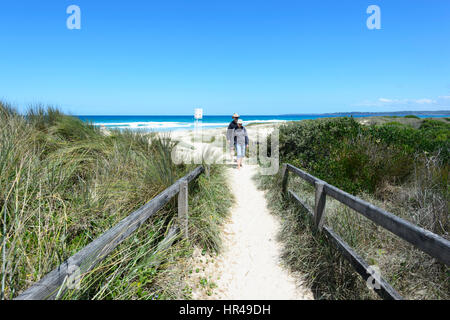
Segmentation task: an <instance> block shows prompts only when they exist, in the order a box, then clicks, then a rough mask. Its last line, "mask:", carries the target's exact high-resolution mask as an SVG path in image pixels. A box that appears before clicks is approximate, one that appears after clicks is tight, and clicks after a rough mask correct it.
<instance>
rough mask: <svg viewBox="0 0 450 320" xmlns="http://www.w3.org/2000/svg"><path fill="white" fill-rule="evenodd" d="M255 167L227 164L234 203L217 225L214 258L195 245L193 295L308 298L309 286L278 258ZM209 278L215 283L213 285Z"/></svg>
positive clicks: (274, 231) (275, 226) (275, 224)
mask: <svg viewBox="0 0 450 320" xmlns="http://www.w3.org/2000/svg"><path fill="white" fill-rule="evenodd" d="M256 170H257V167H256V166H245V165H244V167H243V168H242V169H241V170H240V171H238V170H237V169H234V168H230V169H228V175H229V181H230V184H231V188H232V191H233V194H234V196H235V198H236V204H235V206H234V207H233V208H232V212H231V216H230V218H229V221H228V222H227V223H226V225H225V226H224V229H223V246H224V250H223V253H222V254H221V255H219V256H218V257H216V258H213V257H210V256H202V255H201V254H200V252H199V250H197V252H196V256H197V259H198V261H197V263H199V264H200V268H199V269H197V271H199V272H198V273H196V272H194V273H193V275H192V284H193V287H194V289H193V293H192V296H193V298H194V299H229V300H250V299H258V300H269V299H273V300H294V299H295V300H305V299H313V295H312V292H311V290H309V289H307V288H305V287H303V286H301V283H299V280H298V277H295V276H294V275H291V274H289V272H288V271H287V270H286V269H285V268H283V267H282V266H281V264H280V263H281V260H280V257H279V255H280V252H281V244H280V243H279V242H278V241H277V240H276V235H277V232H278V229H279V222H278V220H277V218H276V217H275V216H273V215H272V214H270V213H269V211H268V209H267V206H266V199H265V197H264V193H263V191H260V190H257V188H256V186H255V183H254V181H253V180H252V179H251V178H252V176H253V175H254V174H255V173H256ZM207 260H208V261H207ZM206 261H207V263H206ZM201 279H207V285H206V289H205V286H201V285H200V286H199V285H198V283H199V281H200V280H201ZM210 284H215V286H213V289H211V288H210V287H209V285H210ZM216 286H217V287H216Z"/></svg>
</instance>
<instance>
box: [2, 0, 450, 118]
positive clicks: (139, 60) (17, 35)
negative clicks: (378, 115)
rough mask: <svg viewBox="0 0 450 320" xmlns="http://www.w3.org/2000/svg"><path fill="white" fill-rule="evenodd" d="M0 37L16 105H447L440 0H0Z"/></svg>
mask: <svg viewBox="0 0 450 320" xmlns="http://www.w3.org/2000/svg"><path fill="white" fill-rule="evenodd" d="M72 4H75V5H78V6H79V7H80V8H81V15H82V16H81V30H69V29H67V27H66V19H67V18H68V17H69V15H68V14H67V13H66V8H67V7H68V6H69V5H72ZM372 4H375V5H378V6H379V7H380V9H381V27H382V28H381V30H369V29H368V28H367V27H366V20H367V18H368V17H369V14H367V13H366V9H367V7H368V6H369V5H372ZM0 43H1V47H2V48H1V50H0V72H1V76H0V99H3V100H6V101H9V102H11V103H13V104H15V105H16V106H18V107H19V108H20V109H22V110H23V109H24V108H26V107H27V106H28V105H29V104H35V103H44V104H52V105H57V106H59V107H60V108H61V109H63V110H64V111H67V112H70V113H72V114H191V113H192V112H193V109H194V108H195V107H203V108H204V110H205V113H207V114H229V113H232V112H236V111H238V112H240V113H241V114H285V113H322V112H337V111H374V112H375V111H393V110H450V1H448V0H407V1H400V0H389V1H380V0H371V1H359V0H340V1H334V0H330V1H321V0H314V1H313V0H311V1H300V0H296V1H285V0H276V1H263V0H259V1H246V0H240V1H234V0H227V1H224V0H222V1H214V0H208V1H196V0H184V1H172V0H164V1H162V0H161V1H152V0H149V1H143V0H142V1H137V0H127V1H122V0H114V1H112V0H111V1H103V0H102V1H100V0H98V1H93V0H89V1H88V0H71V1H63V0H57V1H56V0H55V1H32V0H29V1H23V0H14V1H9V0H2V2H1V4H0Z"/></svg>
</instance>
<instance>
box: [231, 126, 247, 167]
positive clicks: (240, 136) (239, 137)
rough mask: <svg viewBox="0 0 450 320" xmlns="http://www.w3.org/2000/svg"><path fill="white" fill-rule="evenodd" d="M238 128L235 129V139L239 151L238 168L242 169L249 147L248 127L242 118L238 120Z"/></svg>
mask: <svg viewBox="0 0 450 320" xmlns="http://www.w3.org/2000/svg"><path fill="white" fill-rule="evenodd" d="M237 125H238V126H237V128H235V129H234V130H233V141H234V145H235V148H236V152H237V168H238V170H240V169H241V166H242V159H244V157H245V151H246V150H247V148H248V135H247V129H245V128H244V126H243V121H242V119H239V120H238V122H237Z"/></svg>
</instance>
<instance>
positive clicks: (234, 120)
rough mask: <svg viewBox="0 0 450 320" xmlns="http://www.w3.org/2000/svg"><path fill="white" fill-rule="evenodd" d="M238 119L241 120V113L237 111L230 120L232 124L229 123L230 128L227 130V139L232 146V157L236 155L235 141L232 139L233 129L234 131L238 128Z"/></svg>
mask: <svg viewBox="0 0 450 320" xmlns="http://www.w3.org/2000/svg"><path fill="white" fill-rule="evenodd" d="M238 120H239V115H238V114H237V113H235V114H233V121H231V122H230V124H229V125H228V130H227V141H228V145H229V146H230V154H231V159H233V157H234V150H235V145H234V141H232V138H233V131H234V129H236V128H237V127H238V124H237V122H238Z"/></svg>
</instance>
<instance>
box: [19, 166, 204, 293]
mask: <svg viewBox="0 0 450 320" xmlns="http://www.w3.org/2000/svg"><path fill="white" fill-rule="evenodd" d="M203 172H204V168H203V167H202V166H200V167H197V168H196V169H195V170H193V171H191V172H190V173H189V174H187V175H186V176H185V177H183V178H181V179H180V180H178V181H177V182H175V183H174V184H173V185H171V186H170V187H168V188H167V189H166V190H164V191H163V192H161V193H160V194H159V195H157V196H156V197H155V198H153V199H152V200H151V201H150V202H148V203H147V204H145V205H144V206H142V207H141V208H140V209H138V210H136V211H135V212H133V213H132V214H130V215H129V216H127V217H126V218H124V219H123V220H122V221H120V222H119V223H118V224H116V225H115V226H114V227H112V228H111V229H109V230H108V231H106V232H105V233H103V234H102V235H101V236H100V237H98V238H97V239H96V240H94V241H92V242H91V243H89V244H88V245H87V246H86V247H84V248H83V249H81V250H80V251H78V252H77V253H76V254H74V255H73V256H71V257H70V258H69V259H67V260H66V261H65V262H63V263H62V264H61V265H60V266H59V267H57V268H56V269H54V270H53V271H51V272H50V273H48V274H47V275H46V276H45V277H44V278H42V279H41V280H40V281H39V282H38V283H36V284H35V285H33V286H32V287H30V288H29V289H27V290H26V291H25V292H23V293H22V294H20V295H19V296H18V297H16V299H15V300H47V299H55V298H57V297H58V296H60V295H61V294H62V293H63V292H64V291H65V290H66V289H67V282H68V279H69V280H70V279H71V278H72V276H73V273H74V272H75V271H76V272H77V274H85V273H87V272H89V271H90V270H92V268H93V267H94V266H95V265H97V264H98V263H99V262H101V261H102V260H103V259H105V258H106V256H107V255H108V254H110V253H111V252H112V251H113V250H114V249H115V248H116V247H117V246H118V245H119V244H120V243H122V242H123V241H124V240H125V239H127V238H128V237H129V236H130V235H131V234H132V233H133V232H134V231H136V230H137V229H138V228H139V227H140V226H141V225H142V224H143V223H144V222H145V221H146V220H148V219H149V218H150V217H152V216H153V215H154V214H155V213H156V212H157V211H158V210H160V209H161V208H162V207H163V206H164V205H166V204H167V203H168V202H169V201H170V200H171V199H172V198H173V197H174V196H175V195H177V194H178V224H174V225H173V226H172V227H171V228H170V230H169V232H168V233H167V236H166V237H165V238H164V240H162V241H161V242H160V243H159V245H158V247H157V249H156V251H155V252H154V253H155V254H156V253H158V252H161V251H164V250H167V248H169V247H170V246H171V245H172V243H173V242H174V240H175V239H176V238H177V234H178V230H179V229H181V236H182V237H188V184H189V183H190V182H191V181H193V180H195V179H197V177H198V176H199V175H200V174H202V173H203Z"/></svg>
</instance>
